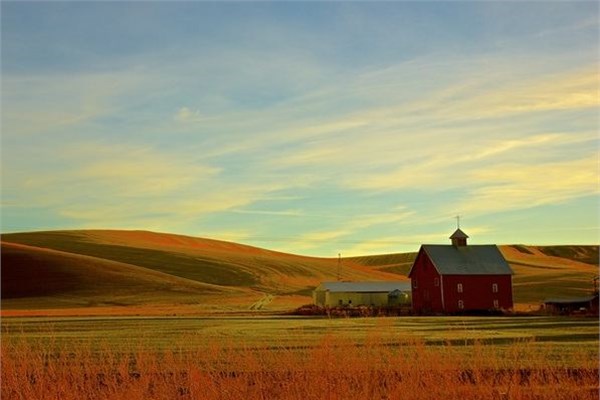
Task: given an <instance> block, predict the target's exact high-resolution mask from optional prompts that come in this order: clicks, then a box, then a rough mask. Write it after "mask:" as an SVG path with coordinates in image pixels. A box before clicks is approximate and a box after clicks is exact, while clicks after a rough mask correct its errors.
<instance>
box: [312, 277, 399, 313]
mask: <svg viewBox="0 0 600 400" xmlns="http://www.w3.org/2000/svg"><path fill="white" fill-rule="evenodd" d="M313 301H314V303H315V304H316V305H318V306H321V307H350V306H363V305H364V306H375V307H385V306H407V307H408V306H410V303H411V289H410V282H391V281H390V282H323V283H321V284H320V285H319V286H317V288H316V289H315V290H314V291H313Z"/></svg>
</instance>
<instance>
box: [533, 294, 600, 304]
mask: <svg viewBox="0 0 600 400" xmlns="http://www.w3.org/2000/svg"><path fill="white" fill-rule="evenodd" d="M596 297H597V296H585V297H572V298H570V299H556V298H555V299H546V300H544V304H578V303H589V302H590V301H593V300H594V299H596Z"/></svg>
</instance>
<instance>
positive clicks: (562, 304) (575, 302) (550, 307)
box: [543, 293, 598, 315]
mask: <svg viewBox="0 0 600 400" xmlns="http://www.w3.org/2000/svg"><path fill="white" fill-rule="evenodd" d="M543 309H544V310H545V311H546V312H548V313H550V314H559V315H569V314H577V313H583V314H598V294H597V293H596V294H594V295H592V296H585V297H573V298H564V299H546V300H544V306H543Z"/></svg>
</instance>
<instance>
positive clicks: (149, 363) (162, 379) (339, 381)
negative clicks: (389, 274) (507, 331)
mask: <svg viewBox="0 0 600 400" xmlns="http://www.w3.org/2000/svg"><path fill="white" fill-rule="evenodd" d="M377 328H378V329H375V330H370V332H369V334H368V335H366V336H360V337H359V336H350V335H347V334H344V333H331V332H326V333H324V334H322V335H320V336H319V338H318V340H317V341H311V342H304V343H303V342H299V343H297V346H290V343H289V341H280V342H278V340H277V339H274V338H271V340H270V341H268V342H267V341H260V342H256V341H245V340H244V339H243V338H240V337H233V336H232V337H229V338H221V339H218V338H215V337H210V336H207V337H206V338H205V340H202V341H201V342H199V340H198V339H199V338H198V337H197V336H195V337H192V336H190V335H182V336H180V337H178V338H177V340H174V341H172V342H171V343H170V345H169V346H167V347H159V348H157V347H155V346H154V343H147V342H146V339H144V338H143V337H142V338H140V339H138V340H128V341H123V342H117V341H114V340H98V339H97V338H95V339H94V338H89V339H87V340H78V341H72V342H70V341H65V340H56V339H55V338H53V337H52V336H49V337H48V336H44V337H39V338H37V339H36V338H33V337H28V338H26V337H25V336H24V335H11V336H12V337H11V338H10V340H4V339H3V340H2V360H1V362H2V365H1V366H2V372H1V378H2V391H1V395H2V398H3V399H39V400H44V399H63V400H69V399H77V400H80V399H122V398H126V399H128V400H136V399H207V400H212V399H222V400H226V399H227V400H229V399H303V400H308V399H389V400H392V399H461V400H463V399H548V400H558V399H565V400H566V399H569V400H571V399H598V385H599V381H598V354H597V351H590V348H589V347H587V346H584V347H579V346H570V347H569V351H564V347H561V344H560V343H545V344H543V345H540V344H539V343H535V341H534V340H532V339H522V340H515V341H514V342H513V343H512V344H508V345H506V344H505V345H496V344H485V343H484V342H482V341H479V340H474V341H473V342H471V343H470V344H468V345H466V344H462V345H459V344H456V342H453V341H447V342H445V343H442V344H437V345H428V344H427V343H426V342H425V341H424V340H423V339H422V338H419V337H397V338H396V340H394V341H393V342H390V341H389V340H388V339H389V337H388V336H386V333H387V332H386V331H387V330H389V329H390V328H391V327H390V326H385V324H383V325H380V326H378V327H377ZM191 342H193V343H195V344H194V345H190V343H191Z"/></svg>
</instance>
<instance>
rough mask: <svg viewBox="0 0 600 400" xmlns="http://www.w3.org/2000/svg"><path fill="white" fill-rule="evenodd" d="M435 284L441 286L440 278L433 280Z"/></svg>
mask: <svg viewBox="0 0 600 400" xmlns="http://www.w3.org/2000/svg"><path fill="white" fill-rule="evenodd" d="M433 286H440V278H435V279H434V280H433Z"/></svg>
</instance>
